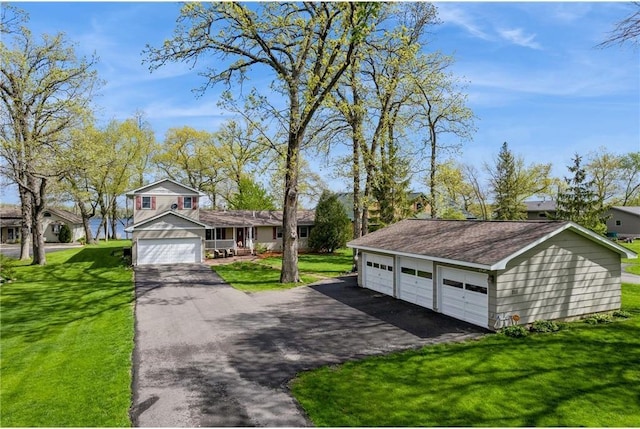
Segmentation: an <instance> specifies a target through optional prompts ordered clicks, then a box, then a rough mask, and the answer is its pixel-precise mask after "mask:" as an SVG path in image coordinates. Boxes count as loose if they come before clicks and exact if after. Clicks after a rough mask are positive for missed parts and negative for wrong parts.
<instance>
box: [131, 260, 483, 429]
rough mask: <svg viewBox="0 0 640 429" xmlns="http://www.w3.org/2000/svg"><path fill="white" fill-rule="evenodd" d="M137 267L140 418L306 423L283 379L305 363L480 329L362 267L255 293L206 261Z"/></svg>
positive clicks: (167, 422)
mask: <svg viewBox="0 0 640 429" xmlns="http://www.w3.org/2000/svg"><path fill="white" fill-rule="evenodd" d="M135 278H136V294H137V300H136V346H135V352H134V386H133V390H134V404H133V408H132V410H131V417H132V421H133V424H134V425H136V426H144V427H150V426H153V427H159V426H164V427H166V426H171V427H195V426H309V425H310V422H309V421H307V419H306V418H305V416H304V412H303V411H302V410H301V409H300V408H299V406H298V404H297V402H296V401H295V400H294V399H293V398H292V397H291V395H290V394H289V390H288V387H287V383H288V382H289V380H291V379H292V378H293V377H295V375H296V374H297V373H298V372H300V371H302V370H305V369H311V368H315V367H318V366H322V365H327V364H334V363H339V362H344V361H346V360H350V359H355V358H360V357H364V356H368V355H375V354H381V353H388V352H391V351H394V350H401V349H407V348H414V347H419V346H422V345H425V344H428V343H436V342H441V341H461V340H464V339H468V338H472V337H475V336H479V335H482V333H483V332H484V331H482V330H481V329H479V328H476V327H474V326H472V325H469V324H467V323H464V322H461V321H457V320H455V319H452V318H449V317H445V316H442V315H440V314H437V313H433V312H430V311H428V310H426V309H423V308H420V307H417V306H414V305H412V304H408V303H405V302H402V301H399V300H395V299H393V298H391V297H388V296H385V295H382V294H379V293H376V292H374V291H370V290H366V289H362V288H359V287H357V286H356V281H355V277H346V278H343V279H336V280H331V281H327V282H325V283H322V284H318V285H315V286H310V287H301V288H295V289H291V290H286V291H273V292H260V293H254V294H247V293H244V292H239V291H236V290H235V289H233V288H231V287H230V286H228V285H226V284H225V283H224V282H223V281H222V280H221V279H220V278H219V277H218V276H217V275H216V274H215V273H213V272H212V271H211V269H210V267H207V266H204V265H188V266H173V267H170V266H152V267H139V268H136V271H135Z"/></svg>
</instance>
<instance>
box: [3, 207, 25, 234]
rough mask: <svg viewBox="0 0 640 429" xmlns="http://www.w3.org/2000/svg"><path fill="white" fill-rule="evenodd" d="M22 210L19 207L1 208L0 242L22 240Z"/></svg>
mask: <svg viewBox="0 0 640 429" xmlns="http://www.w3.org/2000/svg"><path fill="white" fill-rule="evenodd" d="M21 222H22V211H21V210H20V209H19V208H14V207H6V208H0V243H17V242H19V241H20V225H21Z"/></svg>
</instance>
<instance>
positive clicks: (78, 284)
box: [1, 247, 134, 342]
mask: <svg viewBox="0 0 640 429" xmlns="http://www.w3.org/2000/svg"><path fill="white" fill-rule="evenodd" d="M111 250H112V249H110V248H98V247H96V248H86V249H83V250H82V251H80V252H78V253H76V254H74V255H73V256H71V257H70V258H69V259H67V260H66V261H64V262H62V263H56V264H50V265H46V266H43V267H35V266H31V267H26V266H25V267H20V268H18V269H19V270H21V271H22V272H21V273H19V274H18V277H19V279H21V280H19V281H17V282H15V283H12V284H10V285H5V286H3V287H2V291H1V294H2V301H1V307H2V311H1V318H2V326H1V329H2V337H3V338H5V339H8V338H14V337H22V338H23V339H24V341H27V342H35V341H38V340H40V339H42V338H43V337H46V336H50V335H53V334H55V333H56V332H57V331H59V330H62V329H64V327H65V326H67V325H69V324H71V323H76V322H80V321H86V320H87V319H91V318H96V317H99V316H101V315H102V314H104V313H108V312H110V311H118V310H120V309H122V307H125V306H130V305H131V304H132V302H133V296H134V295H133V287H132V281H131V280H130V279H131V272H130V271H129V270H127V268H126V267H124V266H123V264H122V260H121V259H120V258H117V257H115V256H111Z"/></svg>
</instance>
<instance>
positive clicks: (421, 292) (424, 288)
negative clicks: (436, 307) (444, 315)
mask: <svg viewBox="0 0 640 429" xmlns="http://www.w3.org/2000/svg"><path fill="white" fill-rule="evenodd" d="M399 270H400V283H399V284H398V298H400V299H402V300H404V301H409V302H411V303H414V304H417V305H420V306H422V307H426V308H433V281H432V277H433V274H432V273H433V262H431V261H423V260H420V259H413V258H401V259H400V267H399Z"/></svg>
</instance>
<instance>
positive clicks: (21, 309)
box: [0, 241, 134, 427]
mask: <svg viewBox="0 0 640 429" xmlns="http://www.w3.org/2000/svg"><path fill="white" fill-rule="evenodd" d="M127 245H128V246H130V242H127V241H119V242H109V243H108V244H100V245H99V246H87V247H85V248H77V249H70V250H65V251H61V252H55V253H49V254H47V261H48V265H47V266H44V267H40V266H29V265H26V264H25V263H19V264H18V266H17V268H16V276H17V281H15V282H13V283H9V284H4V285H2V287H1V288H0V333H1V338H0V354H1V358H2V359H1V361H2V362H1V363H0V372H1V374H2V382H1V386H0V426H2V427H15V426H27V427H33V426H54V427H55V426H76V427H77V426H81V427H90V426H120V427H123V426H130V425H131V423H130V420H129V415H128V410H129V407H130V406H131V354H132V350H133V332H134V328H133V326H134V323H133V300H134V292H133V281H132V279H133V275H132V271H131V270H130V269H129V268H126V267H125V266H123V264H122V260H121V257H120V256H115V255H112V254H111V253H112V252H113V250H114V249H115V248H121V247H123V246H127Z"/></svg>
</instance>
